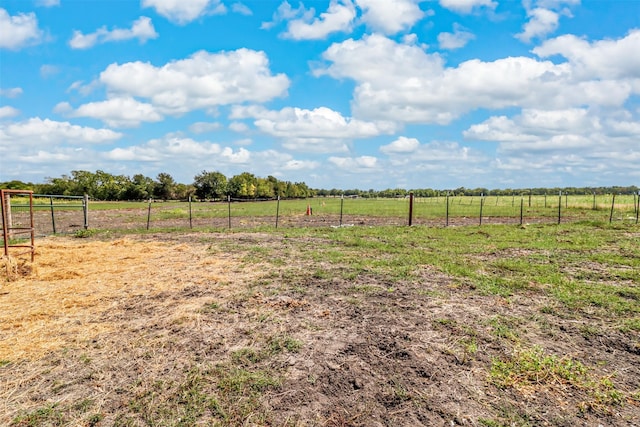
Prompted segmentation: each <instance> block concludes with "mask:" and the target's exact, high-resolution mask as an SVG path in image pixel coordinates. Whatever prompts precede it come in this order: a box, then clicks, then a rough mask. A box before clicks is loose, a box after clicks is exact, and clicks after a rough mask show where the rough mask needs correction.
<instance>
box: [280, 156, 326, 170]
mask: <svg viewBox="0 0 640 427" xmlns="http://www.w3.org/2000/svg"><path fill="white" fill-rule="evenodd" d="M319 166H320V163H319V162H317V161H315V160H293V159H292V160H288V161H287V162H286V163H285V164H284V165H283V166H282V169H283V170H286V171H299V170H303V171H308V170H313V169H317V168H318V167H319Z"/></svg>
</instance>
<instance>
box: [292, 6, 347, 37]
mask: <svg viewBox="0 0 640 427" xmlns="http://www.w3.org/2000/svg"><path fill="white" fill-rule="evenodd" d="M301 12H302V13H301V14H302V17H300V18H298V19H293V20H291V21H289V23H288V25H287V31H286V32H285V33H284V34H283V36H284V37H287V38H292V39H295V40H314V39H324V38H326V37H327V36H328V35H329V34H331V33H335V32H347V31H350V30H351V26H352V22H353V20H354V19H355V17H356V10H355V7H354V5H353V3H352V2H351V1H350V0H331V3H330V4H329V8H328V9H327V11H326V12H323V13H321V14H320V17H319V18H315V17H313V15H315V11H314V10H313V9H311V10H310V11H309V12H307V11H304V10H302V11H301Z"/></svg>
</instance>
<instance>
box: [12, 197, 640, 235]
mask: <svg viewBox="0 0 640 427" xmlns="http://www.w3.org/2000/svg"><path fill="white" fill-rule="evenodd" d="M33 207H34V220H35V230H36V234H37V235H40V236H41V235H48V234H73V233H79V234H81V233H84V232H87V230H88V231H91V230H131V231H146V230H150V231H153V230H205V229H206V230H213V229H216V230H219V229H252V228H253V229H255V228H286V227H347V226H380V225H394V226H403V225H412V226H416V225H422V226H433V227H446V226H462V225H478V226H482V225H489V224H513V225H519V224H528V223H550V224H551V223H571V222H578V221H592V222H603V223H626V224H638V217H639V213H640V195H638V194H627V195H614V194H608V195H565V194H557V195H532V196H455V195H448V196H447V195H443V196H438V197H413V196H408V197H403V198H396V199H390V198H352V197H340V196H339V197H317V198H310V199H295V200H284V199H283V200H279V199H272V200H244V199H242V200H241V199H232V198H227V199H226V200H218V201H206V202H205V201H192V200H189V201H160V200H149V201H146V202H98V201H91V202H89V199H88V198H87V197H86V196H85V197H82V196H59V195H41V194H40V195H38V194H36V195H34V205H33ZM11 211H12V213H13V218H16V220H19V218H21V217H24V216H25V215H27V212H28V204H27V203H21V202H20V201H19V200H15V201H14V202H13V203H12V205H11Z"/></svg>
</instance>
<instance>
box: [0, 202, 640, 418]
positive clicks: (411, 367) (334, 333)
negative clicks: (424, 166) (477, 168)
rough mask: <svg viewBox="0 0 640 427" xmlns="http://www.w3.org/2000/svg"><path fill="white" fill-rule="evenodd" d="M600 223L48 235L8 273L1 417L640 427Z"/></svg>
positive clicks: (626, 303) (633, 306)
mask: <svg viewBox="0 0 640 427" xmlns="http://www.w3.org/2000/svg"><path fill="white" fill-rule="evenodd" d="M337 202H339V199H338V200H337ZM556 202H557V200H556ZM345 203H346V201H345ZM396 203H398V204H399V205H401V204H402V202H401V201H398V202H396ZM514 204H517V203H515V202H514ZM223 206H224V205H223ZM302 206H303V207H304V205H302ZM452 206H453V205H452ZM324 207H326V208H328V203H326V202H325V206H324ZM320 208H322V205H320V206H319V207H318V209H320ZM141 209H144V207H141ZM172 209H179V207H174V208H172ZM332 209H333V208H332ZM518 209H519V207H518ZM556 209H557V205H556ZM587 210H588V209H587ZM335 214H336V213H335V212H334V213H333V215H335ZM607 220H608V218H607ZM607 220H605V221H599V222H594V221H583V222H577V223H572V224H561V225H557V224H529V225H523V226H519V225H517V224H515V225H483V226H482V227H479V226H477V225H467V226H459V227H447V228H445V227H427V226H415V227H406V226H395V225H383V226H366V225H365V226H362V225H360V226H358V225H357V224H356V226H352V227H351V226H349V227H330V226H322V227H318V226H317V225H314V224H310V225H309V226H307V227H304V228H303V227H282V228H278V229H275V228H273V227H271V228H269V229H264V228H260V229H252V230H246V229H243V230H240V229H233V228H232V229H231V230H229V229H219V230H199V231H197V232H196V231H190V230H188V229H184V228H183V229H179V230H177V231H170V230H169V229H164V230H154V229H151V230H149V231H146V230H138V231H135V230H132V229H130V230H128V231H123V230H120V231H118V230H113V229H112V230H109V229H108V228H107V227H106V226H104V227H101V228H97V229H95V231H93V232H90V233H89V232H87V233H77V234H76V237H72V236H66V237H62V236H58V237H48V238H39V239H37V242H36V245H37V253H36V260H35V262H34V263H33V264H31V263H29V262H26V261H23V260H20V259H18V260H15V259H13V260H10V261H7V260H4V265H3V266H2V267H3V268H2V269H1V270H0V272H1V274H2V275H1V276H0V424H1V425H9V426H39V425H42V426H45V425H47V426H49V425H60V426H66V425H69V426H76V425H86V426H101V425H104V426H192V425H217V426H238V425H254V426H392V425H393V426H419V425H425V426H432V425H447V426H451V425H467V426H538V425H551V426H575V425H590V426H591V425H593V426H597V425H603V426H629V425H639V424H640V415H639V414H640V245H639V244H638V242H639V241H640V228H638V226H637V225H635V224H634V223H633V222H631V221H629V222H626V223H624V222H618V223H613V224H609V223H608V221H607ZM81 237H83V238H81Z"/></svg>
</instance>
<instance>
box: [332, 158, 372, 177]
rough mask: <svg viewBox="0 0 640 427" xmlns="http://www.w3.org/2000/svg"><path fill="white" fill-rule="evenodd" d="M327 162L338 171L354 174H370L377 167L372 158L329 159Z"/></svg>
mask: <svg viewBox="0 0 640 427" xmlns="http://www.w3.org/2000/svg"><path fill="white" fill-rule="evenodd" d="M328 160H329V162H330V163H332V164H333V165H335V166H337V167H338V168H339V169H342V170H345V171H349V172H355V173H362V172H371V170H372V169H376V168H377V167H378V159H377V158H376V157H372V156H360V157H329V159H328Z"/></svg>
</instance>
